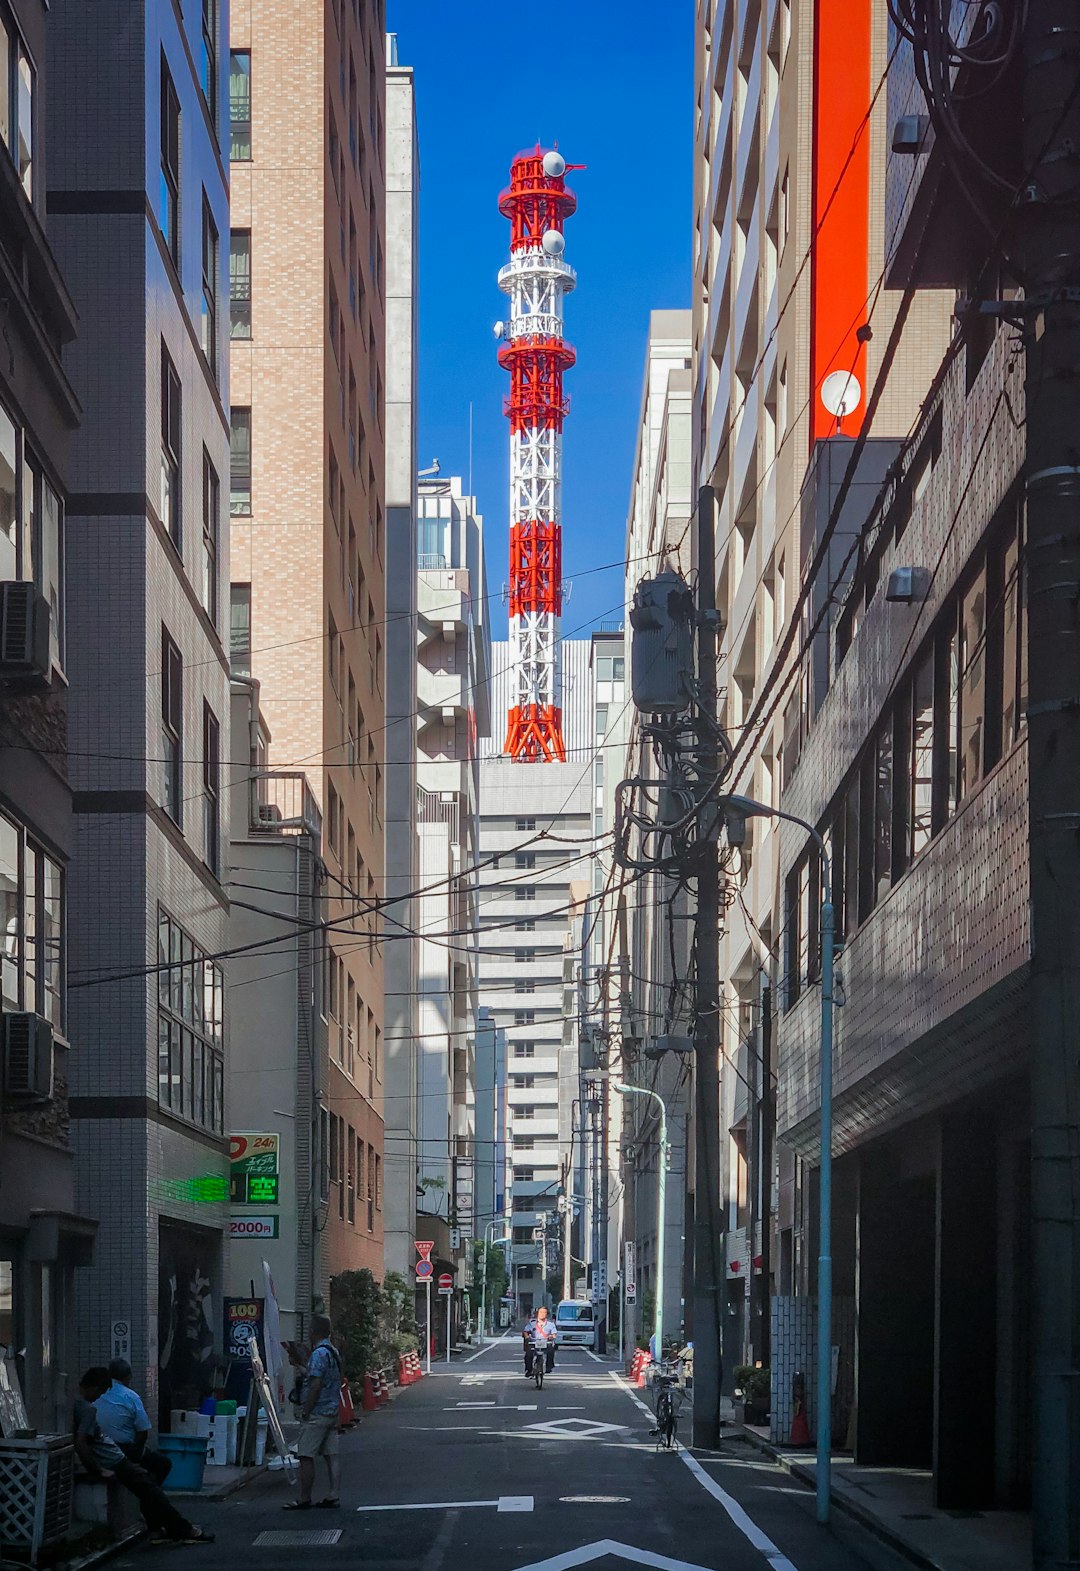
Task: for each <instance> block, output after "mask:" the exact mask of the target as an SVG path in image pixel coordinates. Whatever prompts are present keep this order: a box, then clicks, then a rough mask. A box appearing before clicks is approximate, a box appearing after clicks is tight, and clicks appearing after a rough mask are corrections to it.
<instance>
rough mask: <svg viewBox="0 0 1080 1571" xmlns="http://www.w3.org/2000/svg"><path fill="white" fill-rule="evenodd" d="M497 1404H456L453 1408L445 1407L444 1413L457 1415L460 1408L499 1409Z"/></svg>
mask: <svg viewBox="0 0 1080 1571" xmlns="http://www.w3.org/2000/svg"><path fill="white" fill-rule="evenodd" d="M498 1405H499V1404H498V1403H497V1402H455V1403H454V1405H453V1407H444V1408H443V1412H444V1413H456V1412H457V1410H458V1408H459V1407H498Z"/></svg>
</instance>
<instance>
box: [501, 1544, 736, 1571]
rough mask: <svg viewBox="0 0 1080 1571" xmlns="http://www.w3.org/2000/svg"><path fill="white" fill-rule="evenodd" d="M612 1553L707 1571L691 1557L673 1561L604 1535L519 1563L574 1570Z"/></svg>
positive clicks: (529, 1570) (526, 1570) (674, 1568)
mask: <svg viewBox="0 0 1080 1571" xmlns="http://www.w3.org/2000/svg"><path fill="white" fill-rule="evenodd" d="M608 1555H611V1556H612V1557H613V1558H614V1559H616V1560H628V1561H629V1562H630V1564H631V1565H632V1566H651V1567H652V1568H653V1571H705V1567H704V1566H696V1565H692V1564H691V1563H690V1561H689V1560H672V1559H671V1557H670V1556H669V1555H655V1554H653V1553H652V1551H651V1550H649V1549H635V1548H634V1546H633V1545H632V1544H620V1543H619V1542H618V1540H617V1539H614V1538H601V1539H598V1540H597V1542H596V1543H595V1544H583V1545H582V1547H581V1548H580V1549H568V1550H567V1551H566V1553H565V1554H562V1555H553V1556H552V1557H551V1559H550V1560H533V1561H531V1562H530V1563H529V1564H528V1565H527V1566H519V1567H518V1571H571V1567H572V1566H587V1565H590V1564H591V1563H592V1562H593V1561H594V1560H604V1559H606V1558H607V1556H608Z"/></svg>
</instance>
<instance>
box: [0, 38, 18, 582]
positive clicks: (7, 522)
mask: <svg viewBox="0 0 1080 1571" xmlns="http://www.w3.org/2000/svg"><path fill="white" fill-rule="evenodd" d="M4 36H5V35H4V31H3V27H2V25H0V39H3V37H4ZM15 447H16V431H15V426H14V424H13V422H12V421H11V420H10V419H9V418H8V416H7V415H6V414H5V413H4V411H3V409H0V581H4V582H9V581H11V580H13V579H16V578H18V576H19V566H18V524H17V519H18V491H17V489H16V485H15Z"/></svg>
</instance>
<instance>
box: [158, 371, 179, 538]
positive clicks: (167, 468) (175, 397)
mask: <svg viewBox="0 0 1080 1571" xmlns="http://www.w3.org/2000/svg"><path fill="white" fill-rule="evenodd" d="M160 503H161V521H162V523H163V524H164V525H165V528H166V529H167V530H168V532H169V537H170V539H171V540H172V541H173V544H174V545H176V546H177V547H179V545H180V378H179V377H178V376H177V374H176V367H175V366H174V365H173V363H172V361H171V359H170V358H169V355H168V352H167V350H166V348H165V345H164V344H162V346H161V498H160Z"/></svg>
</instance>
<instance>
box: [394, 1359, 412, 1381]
mask: <svg viewBox="0 0 1080 1571" xmlns="http://www.w3.org/2000/svg"><path fill="white" fill-rule="evenodd" d="M397 1383H398V1385H399V1386H407V1385H410V1384H411V1383H412V1375H410V1373H409V1363H408V1359H407V1358H406V1357H405V1354H404V1353H399V1354H398V1361H397Z"/></svg>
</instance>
